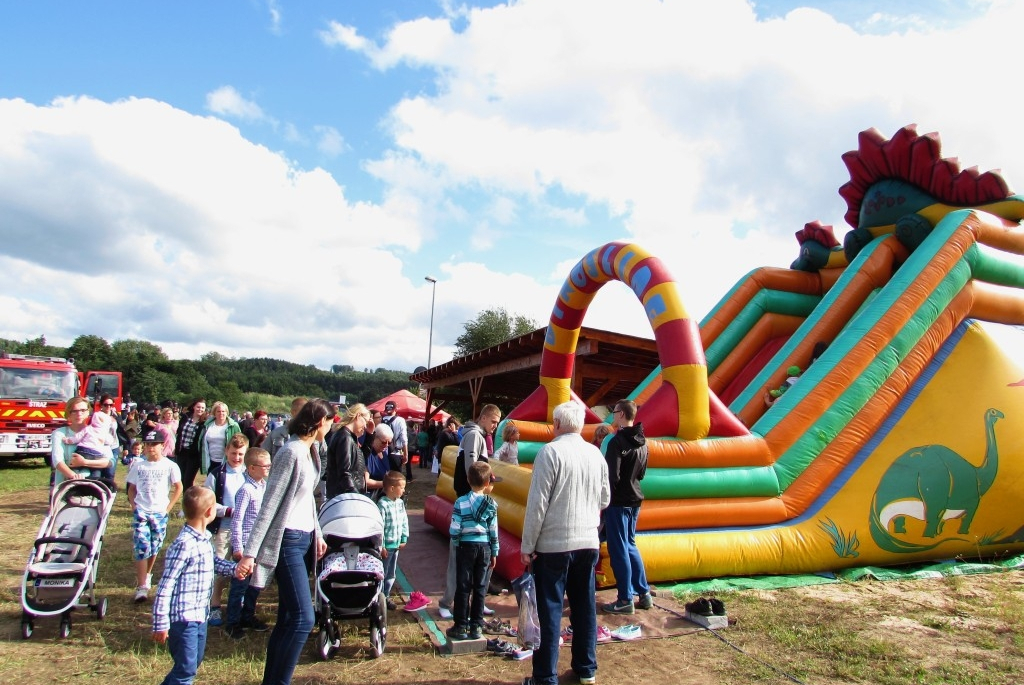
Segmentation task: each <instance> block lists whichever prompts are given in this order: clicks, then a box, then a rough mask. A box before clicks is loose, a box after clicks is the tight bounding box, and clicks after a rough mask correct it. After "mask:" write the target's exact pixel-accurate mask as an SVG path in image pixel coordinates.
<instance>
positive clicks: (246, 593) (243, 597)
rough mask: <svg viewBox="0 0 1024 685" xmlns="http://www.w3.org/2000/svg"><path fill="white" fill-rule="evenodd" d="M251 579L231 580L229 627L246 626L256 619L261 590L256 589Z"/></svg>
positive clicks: (227, 621) (226, 621) (227, 619)
mask: <svg viewBox="0 0 1024 685" xmlns="http://www.w3.org/2000/svg"><path fill="white" fill-rule="evenodd" d="M249 580H250V579H249V578H246V579H245V580H239V579H238V578H232V579H231V588H230V589H229V590H228V615H227V618H226V619H225V621H224V622H225V623H227V624H228V625H229V626H235V625H239V624H242V625H246V624H248V623H249V622H250V621H252V619H253V618H255V617H256V601H257V600H258V599H259V598H260V591H259V588H254V587H253V586H252V584H251V583H250V582H249Z"/></svg>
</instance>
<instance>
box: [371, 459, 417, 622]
mask: <svg viewBox="0 0 1024 685" xmlns="http://www.w3.org/2000/svg"><path fill="white" fill-rule="evenodd" d="M404 493H405V476H403V475H402V472H401V471H388V472H387V473H386V474H385V475H384V494H383V495H382V496H381V498H380V499H379V500H377V508H378V509H380V515H381V518H383V519H384V553H383V554H382V556H383V557H384V596H385V597H387V606H388V609H390V610H391V611H394V610H395V608H396V607H395V603H394V602H392V601H391V588H392V587H394V585H395V574H396V573H397V571H398V551H399V550H400V549H402V548H403V547H405V543H407V542H408V541H409V515H408V514H407V513H406V511H405V502H404V501H403V500H402V495H403V494H404Z"/></svg>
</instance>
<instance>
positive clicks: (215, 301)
mask: <svg viewBox="0 0 1024 685" xmlns="http://www.w3.org/2000/svg"><path fill="white" fill-rule="evenodd" d="M1019 5H1020V3H1015V2H1008V1H1006V2H1004V1H1003V0H992V1H988V0H982V1H974V2H970V1H966V0H963V1H957V2H953V1H938V0H932V1H926V0H912V1H907V2H885V3H883V2H873V1H868V2H860V1H856V0H832V1H824V2H809V3H800V2H791V1H789V0H785V1H774V0H772V1H765V2H756V3H750V2H745V1H744V0H718V1H716V2H714V3H707V2H695V1H693V2H691V1H676V2H672V1H665V2H654V1H653V0H525V1H522V2H517V3H511V4H505V3H497V2H489V3H473V4H456V3H447V2H446V3H439V2H427V1H402V2H394V1H382V2H356V1H352V0H350V1H347V2H338V1H335V2H327V1H326V0H307V1H303V2H285V1H283V0H275V1H273V2H268V1H267V0H246V1H244V2H243V1H235V2H218V3H206V2H194V1H192V2H179V3H129V2H90V3H67V2H51V1H49V0H37V1H35V2H32V3H14V2H8V3H2V4H0V225H2V226H3V227H4V228H3V231H2V234H3V236H4V239H3V241H2V243H0V270H3V272H5V273H6V274H8V280H7V283H6V284H5V288H4V289H3V291H0V308H2V310H3V311H4V312H5V317H4V320H3V323H0V337H7V338H15V339H24V338H30V337H35V336H37V335H40V334H43V335H46V337H47V339H48V340H49V341H51V342H53V343H58V344H67V343H70V342H71V341H72V340H73V339H74V337H75V336H77V335H79V334H83V333H92V334H96V335H101V336H103V337H105V338H107V339H108V340H111V341H112V340H117V339H123V338H128V337H133V338H142V339H146V340H151V341H153V342H155V343H157V344H159V345H161V347H163V349H164V350H165V351H166V352H167V353H168V354H170V355H171V356H173V357H195V356H198V355H200V354H203V353H205V352H208V351H217V352H220V353H222V354H226V355H228V356H237V357H257V356H271V357H276V358H281V359H287V360H290V361H295V362H301V363H311V364H316V365H317V366H320V367H325V368H326V367H329V366H330V365H331V364H336V363H340V364H353V365H355V366H356V367H358V368H363V367H369V368H376V367H381V366H382V367H386V368H399V369H412V368H414V367H416V366H419V365H422V364H425V363H426V357H427V348H428V343H427V341H428V334H429V327H430V301H431V286H430V284H429V283H427V282H426V281H425V280H424V276H427V275H431V276H434V277H436V278H437V286H436V295H437V298H436V309H435V316H434V335H433V340H434V346H433V351H432V360H433V362H434V363H435V364H436V363H440V362H443V361H447V360H448V359H450V358H451V352H452V343H453V342H454V340H455V338H456V337H457V336H458V335H459V334H460V333H461V332H462V330H463V329H462V327H463V324H464V323H465V322H466V321H468V320H470V319H472V318H474V317H475V316H476V314H477V313H478V312H479V311H480V310H482V309H483V308H485V307H489V306H495V305H500V306H505V307H506V308H507V309H509V310H510V311H511V312H513V313H520V314H525V315H527V316H530V317H532V318H533V319H535V320H536V321H537V323H538V325H541V326H542V325H545V324H546V322H547V319H548V316H549V315H550V312H551V307H552V304H553V303H554V300H555V297H556V295H557V292H558V289H559V287H560V285H561V283H562V281H563V280H564V279H565V277H566V275H567V274H568V271H569V269H570V268H571V266H572V265H573V264H574V263H575V262H576V261H578V260H579V259H580V258H581V257H582V256H583V255H584V254H586V253H587V252H589V251H590V250H591V249H593V248H596V247H598V246H600V245H602V244H604V243H606V242H608V241H611V240H632V241H635V242H637V243H638V244H640V245H641V246H643V247H645V248H646V249H648V250H649V251H651V252H652V253H654V254H656V255H658V256H659V257H661V258H662V259H663V260H664V261H665V262H666V264H667V265H668V266H669V268H670V270H671V271H672V272H673V274H674V275H675V276H676V279H677V281H678V283H679V289H680V293H681V296H682V298H683V301H684V302H685V303H686V306H687V308H688V310H689V311H690V313H691V315H692V316H694V317H696V318H699V317H701V316H702V315H703V314H704V313H705V312H707V311H708V310H709V309H710V308H711V307H712V306H713V305H714V304H715V303H716V302H717V301H718V299H719V298H720V297H722V296H723V295H724V294H725V293H726V291H727V290H728V289H729V287H730V286H731V285H732V284H733V283H735V282H736V281H737V280H738V279H739V278H740V277H742V275H743V274H744V273H746V272H747V271H749V270H750V269H752V268H755V267H758V266H765V265H767V266H779V267H785V266H788V264H789V263H790V262H791V261H792V260H793V259H794V258H795V257H796V255H797V243H796V241H795V239H794V238H793V233H794V232H796V231H797V230H799V229H800V228H802V226H803V224H804V223H806V222H808V221H812V220H815V219H818V220H821V221H824V222H825V223H831V224H833V225H834V226H835V232H836V234H837V236H840V237H841V236H842V235H843V234H844V233H845V232H846V230H848V227H846V225H845V224H844V223H843V221H842V216H843V214H844V213H845V211H846V207H845V204H844V203H843V201H842V200H841V198H840V197H839V195H838V194H837V190H838V188H839V186H840V185H842V184H843V183H844V182H845V181H846V180H847V176H846V169H845V167H844V166H843V164H842V161H841V159H840V155H842V153H844V152H846V151H847V150H851V149H854V148H856V146H857V134H858V133H859V132H860V131H862V130H864V129H866V128H869V127H875V128H878V129H879V130H880V131H881V132H882V133H883V134H885V135H887V136H889V135H892V134H893V133H894V132H895V131H896V130H897V129H898V128H900V127H901V126H904V125H906V124H910V123H916V124H918V126H919V130H920V132H922V133H924V132H929V131H938V132H939V133H940V135H941V136H942V139H943V143H944V153H945V154H946V155H947V156H957V157H959V158H960V159H961V161H962V163H963V165H964V166H965V167H966V166H974V165H976V166H978V167H979V168H980V169H981V170H983V171H984V170H988V169H992V168H1001V169H1002V170H1003V172H1004V175H1005V176H1006V178H1007V179H1008V181H1009V182H1010V185H1011V187H1012V188H1015V189H1016V187H1015V186H1014V185H1013V183H1014V179H1015V177H1016V178H1018V179H1019V178H1024V171H1022V170H1021V169H1019V167H1020V166H1021V165H1022V161H1021V160H1024V155H1022V152H1024V150H1022V149H1021V148H1022V147H1024V144H1022V141H1021V138H1022V136H1021V135H1020V131H1019V127H1018V124H1017V120H1018V118H1019V117H1018V113H1017V112H1015V110H1014V104H1015V91H1014V90H1013V83H1014V74H1016V73H1018V72H1019V70H1020V66H1021V57H1020V56H1019V51H1018V50H1017V49H1016V48H1015V45H1016V42H1017V38H1016V37H1015V35H1014V34H1013V27H1014V26H1020V25H1021V21H1022V19H1024V10H1022V9H1021V8H1020V7H1019ZM585 325H588V326H594V327H598V328H607V329H610V330H617V331H621V332H624V333H630V334H633V335H639V336H650V329H649V326H648V324H647V322H646V319H645V318H644V315H643V311H642V308H641V307H640V305H639V304H638V303H637V302H636V300H635V298H634V297H633V296H632V294H631V293H630V292H629V291H628V290H627V289H626V288H625V287H623V286H621V285H619V284H610V285H609V286H608V287H607V288H605V289H603V290H602V291H601V293H600V295H599V296H598V298H597V299H596V300H595V303H594V305H593V307H592V308H591V311H590V312H589V313H588V316H587V320H586V322H585Z"/></svg>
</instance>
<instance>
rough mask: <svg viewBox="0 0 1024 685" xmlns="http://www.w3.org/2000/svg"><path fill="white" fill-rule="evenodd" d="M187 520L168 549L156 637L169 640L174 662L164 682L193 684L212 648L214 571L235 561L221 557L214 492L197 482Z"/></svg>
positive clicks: (186, 502) (228, 570)
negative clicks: (210, 528)
mask: <svg viewBox="0 0 1024 685" xmlns="http://www.w3.org/2000/svg"><path fill="white" fill-rule="evenodd" d="M182 508H183V509H184V510H185V525H184V526H182V528H181V532H180V533H178V537H177V538H175V540H174V542H173V543H171V546H170V547H169V548H168V549H167V555H166V557H165V558H164V574H163V577H162V578H160V585H158V586H157V589H156V598H155V599H154V600H153V641H154V642H157V643H160V644H164V643H165V642H166V643H167V646H168V648H169V649H170V652H171V657H172V658H173V659H174V667H173V668H172V669H171V672H170V673H168V674H167V677H166V678H164V681H163V682H164V685H190V684H191V683H192V681H193V680H194V679H195V677H196V671H198V670H199V664H201V663H203V654H204V652H205V651H206V620H207V618H208V616H209V613H210V594H211V592H212V591H213V576H214V573H218V574H220V575H222V576H231V575H233V574H234V572H235V564H234V563H232V562H230V561H227V560H225V559H219V558H217V555H215V554H214V553H213V545H212V544H211V543H210V534H209V533H208V532H207V531H206V524H208V523H209V522H210V521H212V520H213V519H215V518H216V517H217V498H216V497H214V494H213V491H211V490H207V489H206V488H204V487H200V486H193V487H190V488H189V489H188V490H186V491H185V496H184V498H183V502H182Z"/></svg>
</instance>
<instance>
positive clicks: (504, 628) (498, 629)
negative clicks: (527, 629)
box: [484, 617, 519, 637]
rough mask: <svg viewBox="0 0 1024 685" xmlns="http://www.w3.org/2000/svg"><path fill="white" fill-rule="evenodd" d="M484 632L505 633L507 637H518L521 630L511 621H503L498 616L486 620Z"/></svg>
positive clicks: (492, 633)
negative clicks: (514, 626) (513, 625)
mask: <svg viewBox="0 0 1024 685" xmlns="http://www.w3.org/2000/svg"><path fill="white" fill-rule="evenodd" d="M484 632H485V633H487V634H488V635H504V636H506V637H516V636H518V635H519V631H517V630H516V629H515V628H513V627H512V624H511V623H509V622H508V621H502V620H501V619H500V618H498V617H494V618H491V619H488V620H486V621H484Z"/></svg>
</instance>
